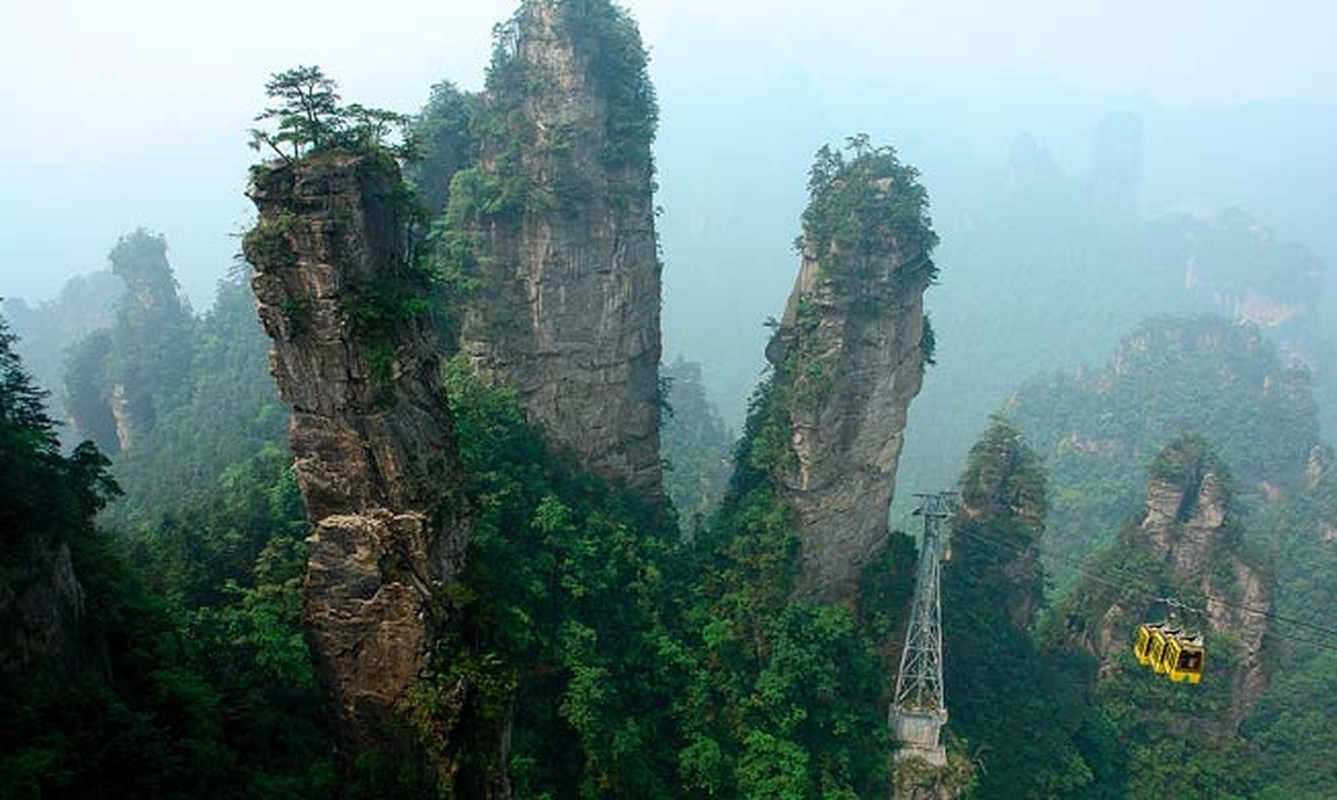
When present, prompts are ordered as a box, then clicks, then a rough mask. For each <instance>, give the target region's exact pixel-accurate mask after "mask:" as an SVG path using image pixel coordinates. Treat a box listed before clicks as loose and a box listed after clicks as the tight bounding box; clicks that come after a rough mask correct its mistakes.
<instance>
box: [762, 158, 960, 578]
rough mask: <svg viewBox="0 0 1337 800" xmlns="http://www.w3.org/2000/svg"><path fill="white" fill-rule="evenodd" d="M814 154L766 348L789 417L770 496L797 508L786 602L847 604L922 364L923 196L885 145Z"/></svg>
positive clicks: (884, 511) (873, 536)
mask: <svg viewBox="0 0 1337 800" xmlns="http://www.w3.org/2000/svg"><path fill="white" fill-rule="evenodd" d="M847 152H848V157H847V156H846V154H842V153H839V152H832V151H830V150H829V149H827V148H823V149H822V151H821V152H819V153H818V157H817V163H816V165H815V166H814V167H813V171H812V180H811V182H810V188H811V190H812V198H811V202H810V203H809V206H808V209H807V211H805V212H804V215H803V224H804V232H803V238H802V240H801V241H802V257H803V262H802V267H801V269H800V270H799V276H798V280H797V281H796V282H795V284H794V289H793V292H792V293H791V294H790V296H789V303H788V305H787V306H786V307H785V313H784V317H783V318H782V319H781V320H780V325H779V327H778V329H777V330H776V333H775V336H774V337H773V338H772V339H771V342H770V345H769V346H768V347H767V349H766V357H767V359H768V360H769V361H770V362H771V364H772V365H773V366H774V368H775V380H776V386H777V387H778V388H779V389H780V390H781V400H782V402H783V403H784V404H785V412H786V413H787V416H788V421H789V427H790V433H791V440H790V448H791V451H792V456H793V457H792V459H791V462H790V464H789V466H788V468H786V469H785V470H784V471H783V473H782V474H781V475H780V476H779V484H780V485H779V491H780V496H781V497H782V498H784V499H785V500H787V501H789V502H790V503H792V504H793V505H794V507H795V508H796V509H797V510H798V513H799V522H800V529H801V536H802V547H803V551H802V563H801V566H800V573H799V578H798V584H797V586H796V594H797V595H798V596H799V597H801V598H806V599H817V600H822V601H833V600H840V599H844V598H846V597H848V596H850V595H851V594H852V593H853V591H854V590H855V588H856V587H857V585H858V579H859V572H860V570H861V569H862V568H863V565H864V564H865V563H866V562H867V560H868V558H869V557H870V556H871V555H872V554H873V552H874V551H875V550H877V548H879V547H880V546H881V545H882V544H883V543H884V542H885V541H886V538H887V536H888V534H889V529H888V514H889V509H890V505H891V498H892V492H893V490H894V488H895V482H896V464H897V460H898V459H899V457H900V452H901V445H902V443H903V442H904V431H905V424H906V412H907V409H908V408H909V405H910V400H911V399H913V398H914V396H915V395H917V394H918V393H919V388H920V385H921V383H922V377H923V370H924V362H925V358H926V357H930V356H931V345H932V335H931V334H929V333H926V329H925V320H924V307H923V296H924V291H925V289H927V287H928V285H929V283H930V282H931V281H932V279H933V276H934V274H935V273H934V267H933V262H932V261H931V260H930V257H929V256H930V252H931V251H932V248H933V247H934V245H935V244H936V243H937V237H936V236H935V235H934V234H933V232H932V230H931V229H930V227H929V220H928V217H927V202H928V201H927V195H926V193H925V192H924V189H923V188H922V187H921V186H920V185H919V184H918V182H917V180H916V178H917V173H916V172H915V170H913V169H912V168H910V167H906V166H903V165H901V164H900V163H899V162H898V161H897V160H896V157H895V154H894V152H893V151H892V150H891V148H885V147H883V148H875V147H872V146H870V145H869V144H868V143H867V141H866V139H863V138H862V137H860V138H856V139H855V140H852V142H851V145H850V147H849V148H848V151H847Z"/></svg>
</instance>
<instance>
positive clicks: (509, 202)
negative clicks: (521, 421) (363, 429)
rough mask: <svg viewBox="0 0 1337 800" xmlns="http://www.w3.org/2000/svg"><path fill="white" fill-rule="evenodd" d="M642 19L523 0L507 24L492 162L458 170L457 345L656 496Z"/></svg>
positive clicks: (580, 451)
mask: <svg viewBox="0 0 1337 800" xmlns="http://www.w3.org/2000/svg"><path fill="white" fill-rule="evenodd" d="M645 64H646V56H645V51H644V49H643V48H642V46H641V42H640V37H639V34H637V32H636V28H635V25H634V24H633V23H632V22H631V20H630V19H629V18H628V17H627V16H626V14H625V12H623V11H621V10H620V9H618V8H617V7H615V6H613V5H612V4H611V3H608V2H606V0H581V1H580V2H557V1H556V0H529V1H527V2H525V3H523V4H522V6H521V8H520V10H519V11H518V12H517V14H516V16H515V17H514V18H513V19H512V20H511V21H510V22H509V23H508V24H507V25H504V26H502V27H501V28H500V29H499V34H498V39H497V45H496V50H495V53H494V57H493V64H492V67H491V70H490V72H489V75H488V82H487V89H486V91H485V93H484V101H483V110H482V112H481V113H482V114H483V115H485V116H487V117H489V118H490V119H492V120H495V122H496V125H495V126H492V128H491V129H490V130H491V132H490V134H489V135H486V136H484V138H483V141H482V142H481V152H482V161H481V163H480V164H479V165H478V166H477V167H476V168H474V169H473V170H470V171H467V174H462V175H461V176H459V177H457V179H456V181H455V184H454V185H455V189H454V190H453V191H452V197H451V205H452V211H451V215H453V216H454V217H455V218H456V219H457V220H458V221H459V222H460V223H461V224H463V225H464V226H465V227H466V228H467V229H468V230H470V231H471V232H472V234H473V235H474V241H473V246H474V257H473V258H472V259H471V263H470V264H469V265H468V269H467V272H468V273H469V274H470V276H471V277H472V278H474V279H475V284H476V286H477V289H476V290H475V291H474V293H473V295H472V296H471V298H470V300H469V302H468V303H467V307H466V308H465V310H464V313H463V320H462V325H461V328H462V331H461V347H462V350H463V351H464V352H465V353H466V354H467V355H468V356H469V357H470V359H471V360H472V362H473V363H474V365H475V366H476V368H477V369H478V370H479V372H480V373H481V374H483V375H484V376H487V377H489V378H491V379H493V380H495V381H497V382H498V383H501V384H504V385H506V386H509V387H512V388H514V389H515V390H516V392H517V394H518V396H519V399H520V402H521V404H522V405H523V406H524V407H525V409H526V410H527V412H528V413H529V415H530V417H531V418H532V419H533V420H534V421H536V422H538V423H540V424H541V425H543V426H544V427H545V428H546V430H547V434H548V436H549V439H550V440H551V441H552V442H553V443H554V444H555V445H556V446H557V447H558V448H561V449H565V450H569V451H571V452H574V453H575V454H576V455H577V457H578V458H579V460H580V461H581V463H582V464H583V466H585V467H586V468H588V469H590V470H591V471H593V472H595V473H597V474H599V475H602V476H603V477H605V478H609V479H613V480H617V481H625V482H626V483H627V484H628V485H630V486H632V487H634V488H638V489H641V490H642V491H645V492H647V493H650V494H655V495H658V494H659V493H660V491H661V487H660V457H659V424H660V398H659V380H658V378H659V357H660V334H659V307H660V274H659V272H660V268H659V261H658V253H657V244H656V236H655V227H654V206H653V196H652V195H653V190H654V180H653V176H654V167H653V161H652V159H651V155H650V144H651V141H652V139H653V136H654V127H655V121H656V113H657V112H656V109H655V102H654V93H653V89H652V88H651V86H650V84H649V80H648V78H647V77H646V72H645Z"/></svg>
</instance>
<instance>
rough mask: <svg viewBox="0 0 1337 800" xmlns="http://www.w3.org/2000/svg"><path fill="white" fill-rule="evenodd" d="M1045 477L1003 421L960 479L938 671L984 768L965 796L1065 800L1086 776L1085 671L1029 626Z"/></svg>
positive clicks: (1036, 587) (1038, 581) (955, 718)
mask: <svg viewBox="0 0 1337 800" xmlns="http://www.w3.org/2000/svg"><path fill="white" fill-rule="evenodd" d="M1045 481H1046V476H1045V472H1044V470H1043V469H1042V468H1041V467H1040V464H1039V460H1038V459H1037V457H1036V455H1035V453H1034V452H1033V451H1032V450H1031V449H1030V448H1029V447H1028V446H1027V445H1026V444H1025V442H1024V441H1023V440H1022V437H1021V434H1020V432H1019V431H1017V430H1016V429H1015V428H1013V427H1012V426H1010V425H1009V424H1007V423H1006V422H1004V421H1003V420H1000V419H995V420H994V422H993V424H992V425H991V426H990V427H989V429H988V431H986V432H985V434H984V435H983V437H981V439H980V441H979V442H977V443H976V444H975V446H974V447H973V448H972V449H971V456H970V461H969V463H968V466H967V467H966V471H965V473H964V474H963V475H962V477H961V500H962V511H961V513H959V514H958V515H957V517H956V518H955V519H954V520H953V522H952V529H951V546H952V558H951V560H950V561H948V562H947V563H946V565H945V567H944V571H943V576H942V596H943V631H944V647H945V651H946V653H945V667H944V671H945V673H946V682H947V685H946V695H947V704H948V707H949V709H950V710H951V719H950V725H951V728H952V730H953V731H955V732H956V734H957V735H959V736H961V737H962V738H963V739H964V740H965V741H966V743H967V747H968V748H972V749H975V750H977V751H978V752H979V756H978V758H979V760H980V762H981V764H982V769H981V770H980V775H979V785H978V787H977V790H976V792H975V793H974V794H972V796H974V797H981V798H989V797H1007V798H1013V797H1036V798H1041V797H1068V796H1073V795H1074V794H1076V793H1077V792H1078V791H1079V790H1080V789H1081V788H1082V787H1084V786H1086V785H1088V784H1090V783H1091V782H1092V779H1093V776H1092V773H1091V768H1090V767H1089V766H1088V765H1087V763H1086V761H1085V759H1084V758H1083V754H1082V752H1081V751H1080V749H1079V747H1078V744H1077V742H1076V741H1075V737H1076V734H1077V732H1078V726H1079V725H1080V723H1081V720H1082V719H1083V716H1084V702H1085V698H1084V688H1085V683H1086V681H1087V680H1088V675H1087V670H1088V669H1089V667H1088V666H1087V663H1086V660H1085V659H1084V658H1082V657H1080V656H1078V655H1077V654H1075V653H1073V652H1071V651H1068V650H1066V649H1064V648H1060V647H1057V646H1043V645H1042V644H1041V643H1040V642H1039V640H1038V639H1037V638H1036V637H1035V635H1034V633H1033V631H1032V630H1031V624H1032V621H1033V620H1034V618H1035V614H1036V612H1037V611H1038V610H1039V608H1040V606H1041V605H1042V603H1043V588H1044V571H1043V569H1042V568H1041V566H1040V563H1039V555H1040V554H1039V544H1040V536H1041V533H1042V531H1043V528H1044V515H1045V508H1046V499H1045ZM1016 731H1026V732H1027V733H1026V736H1024V737H1018V736H1016Z"/></svg>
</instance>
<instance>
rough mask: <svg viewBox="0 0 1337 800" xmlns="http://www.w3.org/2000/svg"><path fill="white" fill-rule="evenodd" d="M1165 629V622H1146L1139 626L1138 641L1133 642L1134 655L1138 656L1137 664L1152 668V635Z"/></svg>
mask: <svg viewBox="0 0 1337 800" xmlns="http://www.w3.org/2000/svg"><path fill="white" fill-rule="evenodd" d="M1164 627H1165V623H1164V622H1144V623H1142V624H1141V625H1138V626H1137V641H1135V642H1133V655H1135V656H1137V663H1139V664H1141V665H1142V666H1144V667H1150V666H1151V634H1152V631H1157V630H1160V629H1161V628H1164Z"/></svg>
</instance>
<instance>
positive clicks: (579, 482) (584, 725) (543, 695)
mask: <svg viewBox="0 0 1337 800" xmlns="http://www.w3.org/2000/svg"><path fill="white" fill-rule="evenodd" d="M446 388H447V392H448V396H449V398H450V403H451V410H452V412H453V415H454V418H455V420H456V425H457V431H458V434H459V441H460V449H461V456H462V458H463V461H464V464H465V466H466V468H467V473H468V475H469V487H468V494H469V497H470V503H471V507H472V508H473V510H474V513H473V519H474V535H473V539H472V540H471V542H470V546H469V547H470V549H469V557H468V561H467V567H466V569H465V572H464V574H463V576H462V577H461V580H460V584H459V586H458V587H457V588H456V590H455V599H456V602H457V604H458V605H459V609H460V613H461V618H462V620H463V623H462V628H461V633H460V636H459V637H458V639H455V640H451V641H448V642H445V643H443V644H442V646H441V651H440V653H439V661H438V666H437V668H436V669H437V672H438V674H440V675H442V676H446V680H444V681H440V682H438V683H437V688H435V689H429V695H433V696H435V697H437V698H441V699H442V700H445V699H447V698H445V697H443V695H442V692H443V690H445V689H447V688H449V687H456V688H454V689H452V690H453V691H456V692H458V693H460V694H459V696H461V697H465V698H468V702H467V703H466V704H464V705H462V706H461V705H460V704H459V703H458V702H456V703H455V709H456V710H455V711H453V712H451V713H454V714H458V715H460V716H459V717H458V718H459V719H463V720H466V721H468V723H469V724H468V725H466V726H465V727H466V729H468V728H472V729H473V730H475V731H478V730H483V731H486V730H493V729H495V728H496V726H497V725H499V724H500V721H501V719H502V718H503V717H506V716H507V715H510V719H513V720H514V725H515V727H514V730H513V734H512V736H513V738H512V751H511V752H512V756H511V765H512V775H513V778H514V780H515V782H516V789H517V792H519V793H520V794H522V795H523V796H544V795H546V796H552V797H576V796H593V795H595V794H612V795H615V796H626V797H670V796H674V794H675V792H674V791H673V790H672V788H671V785H670V784H668V783H666V779H671V776H672V775H673V768H672V758H673V755H674V753H675V752H676V747H675V746H674V742H675V741H677V735H676V733H675V729H674V726H673V724H672V719H671V717H670V712H671V710H672V708H673V705H674V700H673V698H674V697H675V696H676V695H677V694H678V689H679V688H680V687H679V684H680V683H681V681H682V677H681V673H682V671H683V667H682V662H683V660H684V659H685V657H686V656H685V654H684V653H683V648H682V645H681V644H679V643H678V641H677V639H676V636H675V635H674V634H673V633H672V631H671V624H672V619H673V617H674V613H675V612H674V610H673V604H672V602H671V601H670V595H669V592H670V590H671V584H670V581H671V575H670V574H669V570H670V569H671V566H670V565H671V561H672V559H671V555H672V553H673V552H674V551H675V548H676V546H677V538H678V537H677V533H676V531H675V530H673V529H672V528H671V527H669V526H667V525H665V524H664V523H663V521H662V520H661V519H660V517H659V514H658V512H657V511H656V510H655V509H654V508H652V507H650V506H647V505H645V504H644V502H643V501H641V500H639V499H637V498H634V497H632V496H630V495H627V494H622V493H618V492H610V490H609V489H608V487H606V486H604V485H603V484H602V483H601V482H599V481H597V480H595V479H593V478H592V477H590V476H588V475H583V474H581V473H579V472H577V471H576V470H573V469H572V468H571V467H570V465H568V464H566V463H564V462H561V461H558V460H555V459H554V458H553V457H552V456H550V455H549V454H548V449H547V446H546V444H545V443H544V440H543V438H542V436H541V435H540V434H539V433H538V432H537V431H536V430H535V429H533V428H531V427H530V426H529V425H528V424H527V423H526V422H525V418H524V412H523V411H522V410H521V409H520V407H519V405H518V404H517V403H516V401H515V398H514V395H513V394H512V393H510V392H507V391H503V390H495V389H489V388H486V387H484V386H482V385H481V384H480V383H479V382H478V381H477V379H476V378H475V377H474V376H473V375H472V374H471V373H470V371H469V367H468V365H467V364H465V363H464V362H463V361H461V360H459V359H457V360H455V361H452V362H451V363H450V365H449V366H448V367H447V370H446ZM459 687H463V688H459ZM512 689H514V693H513V694H512V693H511V690H512ZM449 705H450V704H449V703H438V707H440V708H443V709H444V708H447V706H449ZM484 738H485V737H484ZM493 746H494V743H493V742H490V741H484V742H482V743H479V744H477V745H476V746H473V745H467V744H466V745H465V747H464V749H465V752H464V754H463V759H464V762H465V763H466V764H468V765H469V766H468V768H467V771H466V772H470V773H473V774H472V775H470V774H464V775H462V776H461V777H460V778H459V779H458V780H459V781H462V782H463V783H462V784H459V785H463V786H469V785H473V783H472V781H477V780H482V779H483V778H484V777H485V776H486V774H487V773H489V772H490V771H495V770H497V769H501V768H503V765H497V764H493V763H490V762H488V761H487V760H486V754H487V753H488V752H489V748H491V747H493ZM479 773H483V775H482V776H480V775H479Z"/></svg>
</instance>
